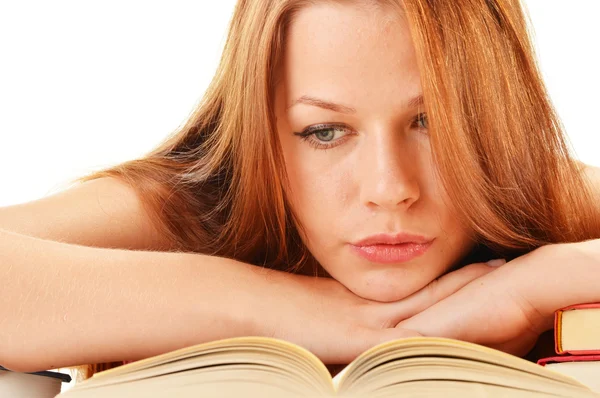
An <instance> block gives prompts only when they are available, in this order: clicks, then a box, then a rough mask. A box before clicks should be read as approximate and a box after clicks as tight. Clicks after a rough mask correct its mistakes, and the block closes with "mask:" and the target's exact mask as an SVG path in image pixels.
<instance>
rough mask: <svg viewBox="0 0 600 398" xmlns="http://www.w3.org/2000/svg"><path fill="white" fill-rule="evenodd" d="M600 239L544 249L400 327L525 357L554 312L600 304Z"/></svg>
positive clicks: (519, 258) (403, 323) (461, 290)
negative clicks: (565, 308)
mask: <svg viewBox="0 0 600 398" xmlns="http://www.w3.org/2000/svg"><path fill="white" fill-rule="evenodd" d="M599 286H600V239H594V240H588V241H584V242H576V243H560V244H553V245H547V246H542V247H540V248H538V249H536V250H534V251H532V252H530V253H527V254H526V255H524V256H521V257H518V258H516V259H514V260H513V261H510V262H508V263H506V264H505V265H502V266H501V267H499V268H498V269H496V270H494V271H493V272H490V273H489V274H486V275H484V276H482V277H481V278H478V279H476V280H474V281H473V282H471V283H469V284H467V285H466V286H465V287H463V288H462V289H460V290H458V291H457V292H456V293H454V294H452V295H450V296H449V297H447V298H445V299H443V300H440V301H439V302H438V303H436V304H434V305H433V306H431V307H430V308H428V309H427V310H425V311H423V312H421V313H419V314H417V315H415V316H413V317H411V318H409V319H406V320H404V321H402V322H400V323H399V324H398V325H397V326H398V327H402V328H407V329H411V330H416V331H418V332H420V333H422V334H424V335H426V336H441V337H449V338H454V339H459V340H466V341H471V342H475V343H479V344H484V345H487V346H490V347H493V348H497V349H500V350H503V351H506V352H509V353H512V354H515V355H525V354H526V353H527V352H528V351H529V350H530V349H531V348H532V347H533V345H534V344H535V342H536V340H537V338H538V336H539V335H540V334H541V333H543V332H544V331H546V330H549V329H551V328H552V325H553V319H554V311H556V310H558V309H560V308H562V307H566V306H569V305H574V304H580V303H588V302H600V287H599Z"/></svg>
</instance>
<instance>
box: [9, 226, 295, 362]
mask: <svg viewBox="0 0 600 398" xmlns="http://www.w3.org/2000/svg"><path fill="white" fill-rule="evenodd" d="M291 277H294V276H293V275H290V274H285V273H283V272H277V271H268V270H265V269H261V268H259V267H255V266H252V265H248V264H243V263H240V262H236V261H234V260H230V259H225V258H220V257H210V256H203V255H197V254H193V253H167V252H150V251H131V250H119V249H105V248H94V247H87V246H79V245H73V244H67V243H61V242H56V241H49V240H43V239H38V238H34V237H30V236H25V235H20V234H17V233H13V232H8V231H4V230H0V281H1V283H2V304H1V305H0V364H1V365H4V366H5V367H8V368H12V369H14V370H20V371H34V370H40V369H52V368H58V367H66V366H71V365H76V364H85V363H98V362H109V361H118V360H128V359H129V360H135V359H140V358H144V357H148V356H151V355H155V354H159V353H162V352H166V351H169V350H172V349H176V348H180V347H184V346H187V345H191V344H196V343H200V342H204V341H209V340H214V339H219V338H226V337H232V336H238V335H247V334H253V333H256V318H255V315H252V314H256V311H259V310H260V308H259V306H260V301H259V300H258V299H257V296H260V295H262V297H263V298H264V296H265V295H267V294H268V289H269V288H271V289H272V288H273V287H272V286H273V285H275V286H276V285H277V283H275V284H274V283H273V281H284V279H285V278H291Z"/></svg>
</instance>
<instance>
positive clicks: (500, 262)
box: [486, 258, 506, 267]
mask: <svg viewBox="0 0 600 398" xmlns="http://www.w3.org/2000/svg"><path fill="white" fill-rule="evenodd" d="M486 264H487V265H489V266H490V267H499V266H501V265H504V264H506V260H505V259H503V258H497V259H495V260H490V261H488V262H487V263H486Z"/></svg>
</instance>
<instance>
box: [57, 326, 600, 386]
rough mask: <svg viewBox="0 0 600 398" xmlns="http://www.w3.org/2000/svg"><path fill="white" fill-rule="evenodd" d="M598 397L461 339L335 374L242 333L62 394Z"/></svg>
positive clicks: (306, 355)
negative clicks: (331, 374) (242, 335)
mask: <svg viewBox="0 0 600 398" xmlns="http://www.w3.org/2000/svg"><path fill="white" fill-rule="evenodd" d="M336 395H337V396H344V397H373V398H375V397H392V396H393V397H399V396H404V397H409V396H427V397H432V396H443V397H452V396H457V397H468V396H486V397H500V396H502V397H532V396H548V395H552V396H568V397H580V396H581V397H599V396H600V395H595V394H594V393H592V392H591V391H590V390H589V389H588V388H587V387H585V386H584V385H582V384H580V383H579V382H577V381H575V380H574V379H571V378H569V377H568V376H564V375H562V374H559V373H556V372H553V371H551V370H549V369H546V368H544V367H542V366H539V365H537V364H535V363H532V362H528V361H526V360H524V359H521V358H518V357H515V356H511V355H509V354H506V353H503V352H501V351H496V350H493V349H490V348H486V347H483V346H480V345H476V344H471V343H466V342H462V341H457V340H450V339H443V338H434V337H413V338H407V339H400V340H396V341H391V342H387V343H383V344H380V345H378V346H376V347H373V348H371V349H369V350H367V351H365V352H364V353H362V354H361V355H359V356H358V357H357V358H356V359H355V360H354V361H352V363H350V364H349V365H348V366H346V367H345V368H344V369H343V370H342V371H341V372H340V373H339V374H337V375H336V376H335V377H334V378H333V379H332V378H331V376H330V374H329V371H328V370H327V368H326V367H325V365H324V364H323V363H322V362H321V361H320V360H319V359H318V358H317V357H316V356H315V355H313V354H312V353H310V352H309V351H307V350H305V349H304V348H301V347H299V346H297V345H294V344H291V343H288V342H285V341H281V340H277V339H272V338H266V337H237V338H231V339H225V340H219V341H214V342H210V343H205V344H200V345H196V346H191V347H187V348H183V349H180V350H177V351H173V352H169V353H166V354H162V355H158V356H155V357H151V358H147V359H143V360H140V361H137V362H133V363H130V364H127V365H124V366H120V367H118V368H115V369H110V370H107V371H104V372H101V373H97V374H95V375H94V376H93V377H92V378H90V379H89V380H86V381H84V382H82V383H79V384H77V385H75V386H74V387H73V388H72V389H71V390H69V391H67V392H65V393H63V394H60V397H59V398H61V397H63V396H64V397H65V398H92V397H111V398H124V397H146V398H149V397H165V396H177V397H192V396H193V397H261V398H262V397H297V396H303V397H306V396H310V397H315V396H321V397H322V396H336Z"/></svg>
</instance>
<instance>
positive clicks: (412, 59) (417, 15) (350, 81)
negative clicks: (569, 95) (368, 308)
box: [82, 0, 600, 300]
mask: <svg viewBox="0 0 600 398" xmlns="http://www.w3.org/2000/svg"><path fill="white" fill-rule="evenodd" d="M421 95H422V98H423V101H422V102H421V101H419V100H418V99H419V97H420V96H421ZM326 102H333V103H336V104H339V105H343V107H340V106H338V108H339V109H337V110H334V109H332V108H333V107H332V106H331V105H328V104H326ZM324 108H330V109H324ZM318 124H326V125H330V124H335V126H336V127H335V128H334V129H331V128H330V130H326V131H321V132H319V135H318V136H317V135H316V134H313V135H311V136H310V137H305V138H306V140H302V139H301V137H300V136H299V135H298V134H295V133H308V130H306V128H307V127H309V126H315V125H318ZM321 127H323V126H321ZM311 131H312V132H314V130H311ZM329 134H333V135H329ZM317 137H320V138H321V139H320V140H321V141H327V140H332V141H335V145H336V146H335V147H332V148H329V149H316V148H312V147H311V146H310V145H311V143H315V142H317V141H319V139H318V138H317ZM330 144H331V145H333V143H330ZM328 145H329V144H328ZM103 175H114V176H120V177H122V178H124V179H125V180H126V181H128V182H130V183H131V184H132V185H133V186H134V187H135V188H136V189H138V191H139V192H140V194H141V195H140V196H141V197H142V198H143V200H144V201H145V203H146V204H147V207H148V211H149V212H150V213H151V214H152V215H155V216H156V222H157V226H158V227H159V228H161V229H162V230H163V231H165V233H167V234H169V235H170V236H171V237H172V239H173V240H174V241H175V242H178V243H179V244H180V246H181V248H182V250H192V251H198V252H203V253H209V254H214V255H222V256H227V257H232V258H235V259H238V260H241V261H246V262H252V263H255V264H258V265H265V266H267V267H271V268H279V269H290V268H292V269H297V268H305V267H304V266H305V265H306V264H313V265H314V264H315V263H320V264H318V265H320V266H322V267H323V268H324V269H325V270H326V271H328V272H329V273H330V274H331V275H332V276H334V277H335V278H337V279H339V280H340V281H341V282H342V283H344V284H345V285H346V286H347V287H348V288H350V289H351V290H353V291H355V292H356V293H358V294H360V295H363V296H365V297H368V298H371V299H375V300H394V299H399V298H401V297H403V296H405V295H407V294H410V293H411V292H414V291H416V290H417V289H419V288H421V287H423V286H424V285H426V284H427V283H428V282H430V281H431V280H432V279H434V278H436V277H437V276H440V275H441V274H442V273H444V272H446V271H447V270H448V269H449V268H451V267H455V266H459V265H460V263H461V262H463V261H465V258H474V257H473V256H469V257H467V255H472V254H473V253H484V255H483V256H484V257H485V255H492V254H493V255H497V256H503V257H508V258H510V257H514V256H516V255H519V254H522V253H524V252H526V251H529V250H531V249H533V248H535V247H537V246H540V245H543V244H547V243H552V242H561V241H565V242H566V241H576V240H583V239H588V238H591V237H592V235H594V234H596V235H600V230H599V229H600V221H599V220H598V215H597V212H596V213H593V211H594V210H593V208H592V203H591V198H590V195H589V192H588V191H587V190H586V187H585V185H584V182H583V180H582V177H581V174H580V172H579V170H578V169H577V167H576V164H575V162H574V161H573V160H572V159H571V158H570V156H569V153H568V150H567V146H566V145H565V141H564V137H563V136H562V131H561V127H560V123H559V122H558V119H557V117H556V115H555V114H554V111H553V109H552V107H551V104H550V102H549V100H548V98H547V95H546V91H545V89H544V86H543V83H542V81H541V79H540V74H539V72H538V70H537V67H536V64H535V58H534V54H533V51H532V48H531V44H530V42H529V38H528V36H527V30H526V24H525V19H524V16H523V14H522V11H521V5H520V3H519V1H518V0H465V1H461V2H460V3H459V2H456V1H454V0H436V1H432V0H403V1H401V0H395V1H394V0H385V1H384V0H381V1H366V0H365V1H359V0H356V1H334V0H311V1H308V0H278V1H275V0H240V1H239V2H238V4H237V6H236V10H235V13H234V16H233V19H232V21H231V25H230V32H229V36H228V38H227V42H226V44H225V49H224V53H223V57H222V60H221V64H220V66H219V69H218V71H217V74H216V76H215V78H214V80H213V82H212V83H211V86H210V87H209V89H208V91H207V92H206V94H205V97H204V99H203V101H202V102H201V103H200V105H199V106H198V109H196V111H195V112H194V114H193V115H192V117H191V118H190V119H189V120H188V121H187V123H186V124H185V125H184V126H182V127H181V128H180V129H179V130H178V131H177V132H176V133H175V134H173V135H172V136H171V137H170V138H169V139H168V140H167V141H165V142H164V143H163V144H161V145H160V146H159V147H158V148H156V149H155V150H154V151H152V152H151V153H149V154H148V155H147V156H145V157H143V158H141V159H136V160H134V161H131V162H127V163H125V164H122V165H118V166H115V167H114V168H111V169H109V170H105V171H102V172H99V173H94V174H93V175H92V176H88V177H86V178H84V179H90V178H97V177H100V176H103ZM84 179H82V180H84ZM582 213H584V214H585V217H584V216H582ZM399 232H409V233H414V234H419V235H423V236H424V237H425V238H428V239H433V243H432V245H431V246H430V247H429V250H428V251H427V252H426V253H424V254H423V255H421V256H419V257H416V258H415V259H413V260H411V261H408V262H404V263H395V264H381V263H376V262H373V261H367V260H365V259H363V258H360V257H357V256H356V255H354V254H352V253H351V252H350V251H349V248H350V247H349V246H348V245H347V244H348V243H356V242H357V241H358V240H360V239H363V238H365V237H368V236H370V235H373V234H377V233H387V234H396V233H399ZM308 249H309V250H308ZM482 259H483V258H482ZM315 260H316V261H315Z"/></svg>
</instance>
